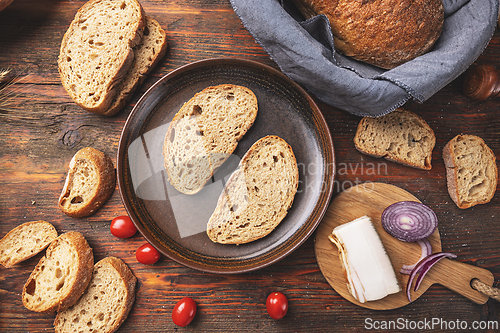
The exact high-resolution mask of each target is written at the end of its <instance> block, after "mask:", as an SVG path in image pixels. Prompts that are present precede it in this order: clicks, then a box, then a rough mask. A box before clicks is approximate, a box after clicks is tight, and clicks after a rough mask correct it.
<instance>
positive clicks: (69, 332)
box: [54, 257, 137, 333]
mask: <svg viewBox="0 0 500 333" xmlns="http://www.w3.org/2000/svg"><path fill="white" fill-rule="evenodd" d="M136 282H137V279H136V278H135V276H134V274H133V273H132V271H131V270H130V269H129V268H128V266H127V265H126V264H125V263H124V262H123V261H122V260H121V259H119V258H116V257H107V258H104V259H102V260H100V261H99V262H97V263H96V264H95V266H94V272H93V274H92V279H91V280H90V283H89V285H88V287H87V290H85V293H84V294H83V295H82V297H81V298H80V299H79V300H78V302H77V303H76V304H74V305H73V306H72V307H70V308H68V309H66V310H64V311H61V312H59V313H58V314H57V316H56V319H55V321H54V327H55V332H56V333H73V332H99V333H111V332H115V331H116V330H117V329H118V328H119V327H120V325H121V324H122V323H123V322H124V321H125V319H126V318H127V316H128V313H129V312H130V309H131V308H132V305H133V304H134V301H135V285H136Z"/></svg>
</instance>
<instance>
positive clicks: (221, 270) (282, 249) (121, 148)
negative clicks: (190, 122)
mask: <svg viewBox="0 0 500 333" xmlns="http://www.w3.org/2000/svg"><path fill="white" fill-rule="evenodd" d="M221 61H223V62H224V63H225V64H221ZM214 65H217V66H226V65H229V66H238V65H239V66H245V67H257V68H261V69H263V70H266V71H269V72H271V73H273V75H276V76H277V77H279V79H281V80H284V81H285V82H286V83H287V84H289V85H291V86H293V88H294V89H297V91H298V92H300V94H301V95H302V96H304V97H305V98H306V99H307V102H308V103H309V105H310V106H311V109H312V110H313V113H314V115H315V117H316V118H317V119H318V120H319V124H320V125H321V126H320V130H322V132H323V134H324V139H323V140H320V141H321V142H325V143H326V145H325V150H323V154H324V153H327V154H328V155H329V156H331V163H329V161H325V165H326V167H325V177H324V178H323V184H322V188H324V192H325V194H324V195H321V196H320V197H319V199H318V201H317V202H316V203H315V205H314V208H313V211H312V213H311V215H309V217H308V219H309V218H310V217H311V216H312V215H316V218H315V220H314V223H312V224H310V226H309V227H308V228H306V229H307V230H306V232H305V233H304V234H300V231H301V230H300V229H299V232H298V233H297V232H296V233H295V234H294V237H295V235H296V234H300V237H299V236H296V237H299V239H298V240H297V241H296V242H294V243H293V244H292V245H291V246H285V245H286V244H287V243H286V242H285V243H283V244H282V245H280V246H279V247H277V248H276V249H273V250H271V251H269V252H268V253H265V254H263V255H259V256H258V257H256V258H260V261H258V262H257V263H256V264H254V263H250V264H246V265H243V264H240V265H239V266H238V267H233V266H230V267H226V266H224V265H219V266H215V265H206V264H200V263H196V262H193V261H191V260H189V258H186V257H185V256H182V255H181V254H180V253H178V252H175V251H172V249H170V248H169V249H166V250H164V249H163V246H162V245H160V244H159V243H158V242H157V241H156V239H155V238H154V237H152V236H150V235H146V234H145V232H144V230H142V229H143V228H142V225H141V224H140V223H138V222H137V221H136V219H137V220H139V217H138V216H136V214H135V212H134V209H132V205H131V203H130V202H129V201H131V199H130V198H128V197H127V195H126V190H125V186H126V185H125V179H124V178H125V177H126V176H125V175H123V172H124V170H123V169H126V167H125V166H123V164H124V163H125V162H123V159H124V158H125V156H126V155H127V153H126V149H127V147H125V144H126V143H125V141H126V140H125V138H126V131H127V129H128V128H129V126H130V123H131V122H132V121H133V118H134V117H135V116H136V115H137V114H139V113H140V111H141V110H140V109H141V107H142V104H143V103H144V101H145V100H146V99H147V98H148V96H149V95H150V94H151V92H152V91H154V90H155V89H157V88H158V86H160V85H162V84H163V83H164V82H168V81H169V80H172V79H175V77H176V76H178V75H181V74H182V73H183V72H184V71H187V70H190V69H192V68H199V67H200V66H202V67H205V66H207V67H208V66H214ZM153 110H154V108H149V110H148V114H147V115H145V118H147V117H148V116H149V115H150V114H151V112H152V111H153ZM316 128H318V127H316ZM323 130H324V131H323ZM325 139H326V140H325ZM116 161H117V162H116V168H117V183H118V190H119V194H120V198H121V200H122V203H123V205H124V207H125V210H126V211H127V214H128V215H129V217H130V218H131V220H132V222H133V223H134V224H135V225H136V227H137V229H138V230H139V232H140V234H141V235H142V236H143V237H144V238H145V239H146V241H148V242H149V243H150V244H151V245H153V246H154V247H155V248H156V249H158V251H160V253H162V254H163V255H164V256H166V257H168V258H170V259H171V260H173V261H175V262H177V263H179V264H181V265H183V266H186V267H189V268H192V269H195V270H199V271H203V272H206V273H218V274H239V273H247V272H251V271H255V270H258V269H262V268H264V267H267V266H270V265H272V264H274V263H276V262H278V261H280V260H281V259H283V258H285V257H286V256H288V255H289V254H291V253H292V252H294V251H295V250H296V249H297V248H299V247H300V246H301V245H302V244H303V243H304V242H305V241H306V240H307V239H309V237H310V236H311V235H312V234H313V233H314V231H315V230H316V228H317V227H318V225H319V224H320V222H321V220H322V218H323V216H324V215H325V213H326V211H327V209H328V206H329V203H330V200H331V198H332V195H333V189H334V179H335V170H336V167H335V152H334V145H333V139H332V136H331V132H330V129H329V126H328V123H327V122H326V119H325V118H324V115H323V113H322V112H321V110H320V109H319V107H318V105H317V104H316V103H315V102H314V100H313V99H312V97H311V96H310V95H309V94H308V93H307V92H306V91H305V89H303V88H302V87H301V86H300V85H299V84H298V83H296V82H295V81H293V80H291V79H290V78H289V77H287V76H286V75H285V74H283V73H282V72H281V71H279V70H277V69H275V68H273V67H271V66H269V65H266V64H263V63H260V62H257V61H254V60H248V59H243V58H235V57H216V58H207V59H202V60H198V61H195V62H190V63H187V64H184V65H182V66H180V67H178V68H176V69H174V70H173V71H171V72H169V73H167V74H166V75H164V76H162V77H161V78H160V79H158V80H157V81H156V82H155V83H154V84H153V85H152V86H151V87H150V88H149V89H147V90H146V91H145V92H144V93H143V94H142V96H141V97H140V98H139V100H138V102H137V103H136V104H135V105H134V107H133V109H132V111H131V112H130V114H129V115H128V116H127V120H126V122H125V124H124V126H123V128H122V131H121V134H120V140H119V143H118V150H117V157H116ZM325 180H326V183H327V186H325ZM322 199H323V200H322ZM320 201H322V202H323V203H322V205H319V204H320ZM174 252H175V253H174ZM193 252H195V251H193ZM195 253H196V254H197V255H199V256H200V258H201V257H205V255H203V254H201V253H198V252H195ZM266 257H267V258H266ZM208 258H211V257H208ZM217 258H219V259H220V260H224V258H222V257H217ZM253 260H255V258H252V259H250V261H253ZM243 262H244V261H240V263H243Z"/></svg>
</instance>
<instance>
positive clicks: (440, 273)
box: [315, 183, 493, 310]
mask: <svg viewBox="0 0 500 333" xmlns="http://www.w3.org/2000/svg"><path fill="white" fill-rule="evenodd" d="M398 201H418V202H420V201H419V200H418V199H417V198H416V197H414V196H413V195H412V194H410V193H408V192H406V191H405V190H403V189H401V188H399V187H396V186H394V185H390V184H385V183H364V184H361V185H357V186H353V187H351V188H349V189H347V190H345V191H343V192H341V193H340V194H338V195H337V196H336V197H335V199H334V200H333V201H332V203H331V204H330V206H329V208H328V210H327V212H326V214H325V217H324V218H323V220H322V221H321V223H320V225H319V226H318V229H317V233H316V239H315V251H316V259H317V261H318V264H319V267H320V269H321V272H322V273H323V275H324V277H325V278H326V280H327V281H328V283H329V284H330V285H331V286H332V287H333V289H335V291H336V292H338V293H339V294H340V295H341V296H343V297H344V298H346V299H347V300H349V301H351V302H352V303H354V304H357V305H359V306H362V307H365V308H369V309H374V310H389V309H396V308H399V307H402V306H404V305H406V304H409V301H408V298H407V297H406V293H405V289H406V285H407V283H408V275H404V274H401V273H399V270H400V269H401V266H402V265H403V264H407V265H411V264H413V263H415V262H416V261H418V259H419V258H420V253H421V251H420V246H419V245H418V244H417V243H408V242H403V241H400V240H398V239H396V238H394V237H392V236H391V235H389V234H388V233H387V232H386V231H385V230H384V228H383V227H382V223H381V221H380V218H381V216H382V212H383V211H384V209H385V208H386V207H387V206H389V205H391V204H393V203H395V202H398ZM363 215H368V216H369V217H370V218H371V220H372V223H373V225H374V226H375V229H376V230H377V232H378V234H379V236H380V238H381V240H382V243H383V244H384V247H385V249H386V251H387V254H388V255H389V258H390V259H391V262H392V265H393V267H394V270H395V272H396V277H397V278H398V281H399V285H400V286H401V289H402V291H400V292H399V293H397V294H392V295H389V296H387V297H385V298H383V299H381V300H378V301H371V302H366V303H360V302H359V301H357V300H356V299H355V298H354V297H353V296H352V295H351V294H350V293H349V291H348V289H347V284H346V278H345V275H344V272H343V270H342V266H341V263H340V260H339V257H338V251H337V247H336V246H335V245H334V244H333V243H332V242H331V241H330V240H329V239H328V235H330V234H331V232H332V230H333V229H334V228H335V227H337V226H338V225H340V224H343V223H347V222H350V221H352V220H354V219H356V218H358V217H361V216H363ZM428 239H429V241H430V243H431V245H432V251H433V253H435V252H440V251H441V238H440V236H439V230H438V229H436V231H435V232H434V233H433V234H432V235H431V236H429V237H428ZM459 259H460V258H458V260H459ZM458 260H457V259H453V260H450V259H446V258H445V259H442V260H441V261H439V262H438V263H437V264H436V265H434V266H433V267H432V269H431V270H430V271H429V272H428V273H427V275H426V276H425V278H424V279H423V281H422V284H421V285H420V288H419V289H418V291H417V292H414V291H413V290H412V292H411V297H412V301H413V300H416V299H417V298H418V297H420V295H422V294H423V293H424V292H425V291H426V290H427V289H428V288H429V287H430V286H431V285H433V284H435V283H438V284H440V285H443V286H445V287H447V288H449V289H451V290H453V291H455V292H457V293H459V294H461V295H463V296H465V297H467V298H469V299H470V300H472V301H474V302H475V303H478V304H484V303H486V301H487V300H488V296H486V295H484V294H481V293H480V292H478V291H476V290H475V289H472V288H471V286H470V281H471V280H472V279H473V278H478V279H479V280H481V281H482V282H484V283H485V284H487V285H489V286H492V285H493V274H492V273H491V272H490V271H488V270H486V269H483V268H479V267H476V266H472V265H468V264H464V263H461V262H460V261H458ZM412 289H413V287H412Z"/></svg>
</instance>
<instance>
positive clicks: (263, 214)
mask: <svg viewBox="0 0 500 333" xmlns="http://www.w3.org/2000/svg"><path fill="white" fill-rule="evenodd" d="M298 184H299V171H298V167H297V161H296V159H295V155H294V153H293V150H292V147H290V145H289V144H288V143H287V142H286V141H285V140H283V139H281V138H280V137H278V136H275V135H270V136H266V137H263V138H261V139H260V140H258V141H257V142H255V143H254V144H253V145H252V147H250V149H249V150H248V151H247V152H246V153H245V155H244V156H243V158H242V159H241V161H240V164H239V167H238V169H237V170H236V171H235V172H234V173H233V174H232V175H231V177H230V178H229V180H228V181H227V184H226V186H225V188H224V191H223V192H222V193H221V195H220V197H219V200H218V202H217V207H216V208H215V211H214V213H213V214H212V216H211V217H210V220H209V221H208V224H207V235H208V237H209V238H210V239H211V240H212V241H213V242H215V243H221V244H243V243H248V242H252V241H254V240H257V239H259V238H262V237H264V236H266V235H268V234H269V233H270V232H271V231H273V230H274V229H275V228H276V227H277V226H278V224H279V223H280V222H281V221H282V220H283V219H284V218H285V216H286V215H287V213H288V210H289V209H290V207H291V206H292V203H293V200H294V197H295V193H297V187H298Z"/></svg>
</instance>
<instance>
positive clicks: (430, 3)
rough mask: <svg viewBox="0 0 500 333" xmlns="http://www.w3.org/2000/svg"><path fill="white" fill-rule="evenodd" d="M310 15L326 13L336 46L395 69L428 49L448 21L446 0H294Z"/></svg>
mask: <svg viewBox="0 0 500 333" xmlns="http://www.w3.org/2000/svg"><path fill="white" fill-rule="evenodd" d="M294 3H295V4H296V5H297V7H298V8H299V10H300V11H301V12H302V13H303V14H304V16H305V17H306V18H310V17H312V16H314V15H317V14H324V15H325V16H326V17H328V20H329V21H330V26H331V29H332V33H333V38H334V43H335V49H336V50H338V51H339V52H341V53H343V54H345V55H347V56H350V57H352V58H354V59H357V60H360V61H364V62H366V63H369V64H372V65H375V66H378V67H381V68H385V69H391V68H394V67H396V66H399V65H401V64H403V63H405V62H407V61H410V60H412V59H414V58H416V57H418V56H420V55H422V54H424V53H426V52H428V51H429V50H430V49H431V48H432V46H433V45H434V43H435V42H436V41H437V40H438V38H439V36H440V35H441V31H442V29H443V24H444V6H443V3H442V0H370V1H365V0H358V1H353V0H294Z"/></svg>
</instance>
